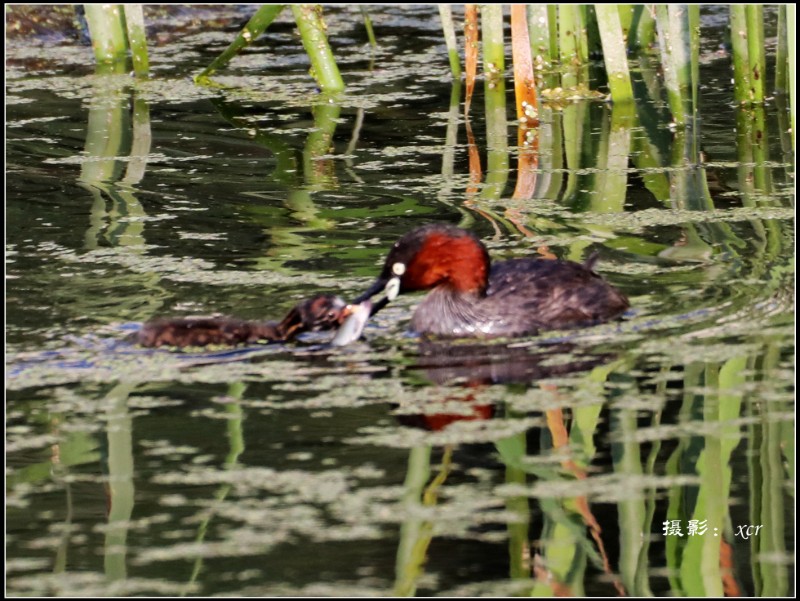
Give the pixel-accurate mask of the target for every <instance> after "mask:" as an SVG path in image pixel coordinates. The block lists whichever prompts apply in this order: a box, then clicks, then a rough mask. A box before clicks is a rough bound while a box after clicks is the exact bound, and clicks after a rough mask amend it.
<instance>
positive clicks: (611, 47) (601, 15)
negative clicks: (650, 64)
mask: <svg viewBox="0 0 800 601" xmlns="http://www.w3.org/2000/svg"><path fill="white" fill-rule="evenodd" d="M594 8H595V13H596V15H597V26H598V28H599V29H600V41H601V43H602V44H603V59H604V60H605V64H606V74H607V76H608V87H609V88H610V89H611V99H612V100H613V101H614V103H628V102H632V101H633V86H632V85H631V76H630V72H629V71H628V57H627V55H626V50H625V43H624V39H625V35H624V33H623V31H622V23H621V22H620V18H619V10H618V9H617V7H616V6H615V5H613V4H596V5H595V7H594Z"/></svg>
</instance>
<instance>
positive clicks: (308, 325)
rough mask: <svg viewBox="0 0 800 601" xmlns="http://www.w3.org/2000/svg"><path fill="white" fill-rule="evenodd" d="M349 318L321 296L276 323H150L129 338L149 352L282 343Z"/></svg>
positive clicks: (341, 306) (340, 305)
mask: <svg viewBox="0 0 800 601" xmlns="http://www.w3.org/2000/svg"><path fill="white" fill-rule="evenodd" d="M349 314H350V305H347V304H346V303H345V302H344V301H343V300H342V299H340V298H339V297H338V296H334V295H331V294H321V295H319V296H315V297H313V298H310V299H307V300H305V301H303V302H301V303H298V304H297V305H295V306H294V307H293V308H292V310H291V311H289V313H288V314H287V315H286V317H284V318H283V320H282V321H280V322H275V321H246V320H242V319H236V318H233V317H177V318H160V319H154V320H152V321H148V322H146V323H145V324H144V325H143V326H142V328H141V330H139V331H138V332H136V333H135V334H133V342H135V343H137V344H140V345H141V346H144V347H151V348H152V347H159V346H173V347H189V346H208V345H210V344H214V345H236V344H245V343H255V342H286V341H287V340H291V339H292V338H294V337H295V336H296V335H298V334H300V333H301V332H307V331H309V330H329V329H333V328H336V327H338V326H339V325H341V324H342V323H343V322H344V320H345V318H346V317H347V316H348V315H349Z"/></svg>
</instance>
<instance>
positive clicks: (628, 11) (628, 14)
mask: <svg viewBox="0 0 800 601" xmlns="http://www.w3.org/2000/svg"><path fill="white" fill-rule="evenodd" d="M616 7H617V15H618V16H619V24H620V26H621V27H622V34H623V36H624V37H623V38H622V42H623V43H624V42H626V41H627V40H628V38H629V37H630V31H631V23H633V5H632V4H617V5H616ZM595 12H597V7H595ZM597 24H598V26H600V16H599V15H598V17H597ZM601 35H602V32H601Z"/></svg>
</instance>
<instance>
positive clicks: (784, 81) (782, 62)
mask: <svg viewBox="0 0 800 601" xmlns="http://www.w3.org/2000/svg"><path fill="white" fill-rule="evenodd" d="M786 38H787V36H786V6H784V5H781V6H779V7H778V47H777V48H776V50H775V92H777V93H778V94H785V93H786V91H787V90H788V89H789V73H788V72H787V70H786V67H787V65H788V62H789V60H788V56H787V55H788V53H789V49H788V44H789V40H787V39H786Z"/></svg>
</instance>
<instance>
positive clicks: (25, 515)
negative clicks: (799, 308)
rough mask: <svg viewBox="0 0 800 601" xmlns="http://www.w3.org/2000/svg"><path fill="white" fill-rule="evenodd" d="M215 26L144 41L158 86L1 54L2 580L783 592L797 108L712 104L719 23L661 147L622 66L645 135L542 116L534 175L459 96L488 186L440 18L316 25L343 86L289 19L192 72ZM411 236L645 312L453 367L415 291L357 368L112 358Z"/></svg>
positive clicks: (451, 590) (16, 584) (507, 124)
mask: <svg viewBox="0 0 800 601" xmlns="http://www.w3.org/2000/svg"><path fill="white" fill-rule="evenodd" d="M228 10H229V11H231V12H232V14H230V13H226V14H228V16H229V17H230V20H229V21H223V22H222V24H221V25H220V27H219V28H218V29H217V28H208V29H206V30H204V31H199V30H197V29H193V28H192V27H185V28H184V27H180V26H175V27H174V28H170V27H169V26H168V24H167V23H169V21H164V22H163V23H161V27H162V29H163V31H162V37H160V38H158V39H159V41H160V43H156V42H154V46H153V49H152V64H153V78H152V79H151V80H149V81H146V82H135V81H133V80H132V79H131V78H130V77H129V76H128V74H127V73H125V72H122V73H96V72H95V70H94V69H93V67H92V66H91V58H90V53H89V50H88V49H87V48H86V47H84V46H81V45H79V44H77V43H75V42H72V41H70V40H69V39H65V40H61V41H60V42H59V43H58V45H57V46H55V47H53V45H52V44H47V43H45V42H44V41H37V40H36V39H28V40H16V41H14V42H13V43H11V44H10V45H9V48H8V55H9V56H8V60H7V69H6V76H7V84H6V94H7V123H6V133H7V138H8V142H7V190H6V192H7V198H8V200H7V223H8V226H7V236H6V256H7V268H6V271H7V293H6V294H7V297H6V311H7V326H6V341H7V342H6V351H7V357H8V358H7V366H6V388H7V405H6V450H7V460H6V462H7V477H6V478H7V497H6V498H7V501H6V503H7V526H6V530H7V545H6V552H7V587H8V592H9V593H12V594H15V595H69V596H93V595H132V594H148V595H182V594H203V595H215V594H220V595H258V596H265V595H276V594H289V595H343V596H354V595H392V594H396V595H412V594H418V595H525V596H527V595H531V594H536V595H554V594H571V595H615V594H619V593H620V592H622V591H624V592H626V593H627V594H630V595H651V594H653V595H721V594H723V593H724V592H726V593H729V594H732V593H739V594H743V595H759V596H760V595H778V596H780V595H791V594H793V592H794V588H793V580H794V578H793V577H794V564H793V557H794V536H793V532H794V527H793V523H794V512H793V505H794V503H793V500H794V494H795V493H794V384H793V382H794V311H793V307H794V191H793V185H794V184H793V179H794V178H793V166H792V165H793V155H792V154H791V152H790V150H789V149H790V145H788V146H787V140H786V138H785V135H783V134H782V132H785V131H786V127H787V126H786V122H787V121H786V120H787V112H786V110H785V106H784V105H783V104H782V99H781V98H775V99H772V100H771V101H770V102H769V103H768V104H767V105H766V106H765V107H763V109H759V110H743V109H740V108H737V107H735V106H734V105H733V104H732V93H731V90H730V89H729V84H728V82H729V80H730V70H729V58H728V57H727V56H726V55H725V54H724V52H720V51H719V49H718V46H717V44H716V40H718V39H722V38H723V37H724V36H723V34H722V33H720V29H713V28H712V27H714V26H716V27H718V28H719V25H717V22H718V21H720V20H722V21H723V22H724V19H722V17H721V16H720V15H723V16H724V11H723V9H719V10H718V9H708V10H707V12H706V14H705V15H704V19H705V21H704V23H705V26H706V27H709V30H708V36H707V38H708V40H711V41H710V42H708V45H709V47H708V48H705V52H704V60H703V65H702V69H703V77H702V81H703V82H704V85H703V86H702V89H701V95H702V102H701V120H700V124H699V127H698V128H695V129H694V130H691V131H689V132H685V131H680V130H675V129H674V128H670V127H669V126H668V123H669V120H668V119H666V120H665V119H663V117H664V115H665V111H666V108H665V105H664V103H663V101H662V100H661V95H660V94H658V93H655V94H654V93H653V90H654V89H655V90H656V91H657V89H658V88H657V86H656V88H653V81H655V80H654V79H653V73H654V70H653V69H651V68H649V67H648V65H647V64H646V61H642V64H641V65H640V67H639V69H637V71H636V83H637V86H638V87H637V89H638V91H639V92H640V93H641V94H640V95H641V98H642V102H641V103H639V104H638V105H637V110H636V111H635V112H633V113H630V112H624V111H620V110H619V108H616V109H613V110H612V108H611V107H610V106H609V105H608V104H606V103H605V102H603V100H602V97H597V96H596V95H587V97H586V99H584V100H574V101H570V102H560V101H559V102H553V103H551V104H550V105H548V106H545V107H544V109H543V111H542V125H541V128H540V130H539V134H538V135H539V138H538V151H537V154H536V157H535V158H536V163H535V165H534V167H532V168H531V167H530V165H531V163H530V162H528V163H525V162H524V161H523V163H522V167H521V166H520V164H519V163H518V160H519V157H520V154H524V153H520V150H519V148H518V146H517V135H516V134H517V131H516V130H517V128H516V123H515V122H514V120H513V118H512V113H513V106H512V105H511V103H510V102H509V104H508V106H507V107H506V109H505V110H501V111H500V113H499V116H498V113H497V112H496V111H494V112H493V111H486V110H485V108H484V107H485V106H487V105H489V104H490V102H494V101H495V100H496V99H492V98H491V94H489V93H487V94H484V90H483V89H482V85H479V86H478V91H477V97H476V99H474V100H473V105H472V111H471V115H470V124H471V127H472V130H473V132H474V135H475V145H474V148H475V150H476V152H477V156H478V158H479V160H480V161H481V173H482V175H481V178H480V181H477V180H476V179H475V178H471V176H470V173H471V171H470V158H469V151H470V147H469V145H468V143H467V137H466V133H465V120H464V116H463V110H462V107H459V106H458V105H457V104H453V103H452V102H451V94H452V91H453V86H452V84H451V82H450V78H449V72H448V65H447V61H446V54H445V51H444V46H443V42H442V39H441V34H440V31H439V25H438V19H437V18H436V16H435V15H436V12H435V8H432V7H424V8H420V9H419V10H416V9H415V10H414V11H409V10H407V9H404V8H403V7H399V6H398V7H387V8H382V9H381V10H377V9H376V10H375V11H373V13H372V18H373V21H374V23H375V26H376V33H377V35H378V38H379V41H380V46H379V47H378V48H377V49H374V50H372V49H370V48H369V46H368V45H367V44H366V36H365V33H364V31H363V27H362V25H361V22H360V15H359V13H358V11H357V10H356V9H344V8H342V9H338V10H337V11H331V16H330V22H329V29H330V31H329V33H330V35H331V39H332V43H333V45H334V50H335V52H336V55H337V60H338V61H339V65H340V67H341V68H342V71H343V74H344V77H345V80H346V81H347V83H348V89H347V91H346V92H345V93H344V94H343V95H342V96H341V97H337V98H324V97H321V96H320V95H319V94H318V92H317V90H316V89H315V86H314V83H313V80H312V79H311V78H310V77H308V75H307V64H306V62H305V60H306V59H305V55H304V53H303V50H302V46H301V45H300V43H299V40H298V39H297V38H296V37H295V36H294V34H293V30H292V26H291V23H290V22H289V21H288V20H286V16H284V17H282V19H281V20H279V21H278V22H277V23H276V24H275V26H274V27H273V28H271V29H270V32H271V33H270V34H269V36H267V38H266V39H265V40H263V41H261V42H259V43H258V44H257V45H256V46H255V47H254V48H253V49H252V50H250V51H248V52H247V53H246V55H245V56H243V57H240V58H239V59H237V60H236V61H234V63H232V65H231V67H230V68H229V69H228V70H226V71H224V72H223V73H222V74H220V76H219V77H218V78H217V81H218V82H219V83H220V84H223V86H222V87H218V88H217V87H213V88H203V87H198V86H196V85H194V84H193V83H192V81H191V75H192V74H194V73H197V72H198V71H199V70H200V69H201V68H202V67H204V66H205V65H207V64H208V62H210V60H211V59H212V58H213V57H214V56H215V55H216V54H217V53H218V52H219V51H221V50H222V49H223V48H224V46H225V45H226V44H227V43H228V41H229V40H230V38H231V35H232V32H234V31H236V28H237V26H239V25H240V24H241V20H243V19H246V16H247V14H248V11H247V10H246V9H238V8H237V9H233V8H229V9H228ZM326 10H327V9H326ZM770 15H771V14H770ZM237 19H239V20H237ZM770 19H773V21H774V18H773V16H770ZM769 23H772V21H770V22H769ZM769 23H768V27H770V25H769ZM222 25H225V26H222ZM771 27H772V28H773V29H774V23H773V24H772V25H771ZM168 34H169V35H168ZM170 36H171V37H170ZM595 85H596V87H600V88H602V86H601V84H600V83H599V82H595ZM457 91H459V90H457ZM461 95H462V97H463V91H461ZM501 96H502V95H501ZM456 98H458V95H456ZM501 109H502V106H501ZM756 140H758V142H756ZM694 142H697V144H699V147H700V148H701V149H702V150H703V153H704V154H703V155H702V156H701V155H700V154H698V153H697V151H696V150H697V148H696V146H693V143H694ZM529 156H530V155H529ZM526 164H527V167H525V165H526ZM473 167H474V166H473ZM472 173H475V171H474V168H473V171H472ZM521 174H522V175H521ZM526 178H527V179H526ZM520 180H525V181H523V183H526V182H527V183H528V184H532V190H533V193H532V198H519V196H520V195H519V194H515V190H518V189H520V188H522V187H523V186H519V187H518V186H517V183H518V181H520ZM430 221H445V222H449V223H455V224H459V225H461V226H462V227H466V228H469V229H471V230H473V231H475V232H476V233H477V234H478V235H480V236H481V237H482V239H483V240H484V241H485V242H486V244H487V246H488V247H489V250H490V253H491V254H492V256H493V257H495V258H509V257H514V256H529V255H532V254H537V253H538V254H541V255H544V256H558V257H562V258H569V259H573V260H582V259H585V258H586V257H587V256H589V254H590V253H592V252H594V251H599V252H600V256H601V261H600V263H599V270H600V271H601V272H602V274H603V275H604V277H606V278H607V279H609V280H610V281H611V282H613V283H614V284H615V285H616V286H618V287H619V288H620V289H621V290H623V291H624V292H625V293H626V294H627V295H628V296H629V297H630V300H631V305H632V310H631V312H630V313H629V314H628V315H627V316H626V319H625V320H624V321H623V322H621V323H614V324H606V325H603V326H598V327H596V328H590V329H587V330H583V331H580V332H552V333H546V334H543V335H541V336H537V337H529V338H525V339H520V340H513V341H508V340H499V341H493V342H491V343H488V344H475V343H474V342H469V341H460V342H455V343H447V344H443V343H441V342H436V341H433V342H430V341H424V340H420V339H419V338H416V337H413V336H409V335H408V334H407V333H406V326H407V323H408V320H409V318H410V315H411V312H412V311H413V307H414V306H415V304H416V303H417V302H418V300H419V299H418V298H416V297H414V296H410V297H403V298H401V299H399V300H398V301H397V302H396V303H394V304H393V305H392V307H390V308H389V309H387V310H385V311H383V312H381V313H380V314H379V315H378V316H377V317H376V318H375V319H374V320H373V322H372V323H371V324H370V325H369V326H368V328H367V331H366V337H365V340H363V341H360V342H358V343H355V344H353V345H350V346H348V347H346V348H340V349H329V348H326V347H325V346H324V343H325V342H326V341H327V340H328V339H329V336H326V335H325V334H312V335H309V336H306V337H305V338H304V339H302V340H301V341H299V342H297V343H292V344H286V345H273V346H268V347H249V348H239V349H212V350H207V351H199V350H189V351H170V350H157V351H151V350H145V349H139V348H136V347H134V346H131V345H130V344H129V343H127V342H125V340H124V338H125V336H126V335H127V333H128V332H130V331H131V330H132V329H134V328H136V327H137V324H139V323H141V322H142V321H145V320H147V319H149V318H151V317H154V316H162V315H189V314H212V313H222V314H227V315H236V316H238V317H243V318H254V319H255V318H259V319H260V318H279V317H281V316H282V315H283V314H284V313H285V312H286V311H287V310H288V309H289V308H290V307H291V306H292V305H293V304H294V303H296V302H297V301H298V300H300V299H302V298H305V297H307V296H309V295H311V294H316V293H319V292H331V291H332V292H336V293H338V294H340V295H342V296H343V297H349V298H352V297H354V296H356V295H357V294H358V293H359V292H361V291H362V290H363V289H364V287H365V286H367V285H368V284H369V283H370V282H371V280H372V278H373V277H374V276H375V275H376V274H377V272H378V269H379V266H380V264H381V262H382V259H383V257H384V255H385V253H386V252H387V251H388V249H389V248H390V247H391V245H392V244H393V243H394V241H395V240H396V239H397V238H398V237H399V236H400V235H401V234H403V233H404V232H406V231H408V230H409V229H410V228H412V227H414V226H416V225H421V224H423V223H428V222H430ZM679 533H680V534H679Z"/></svg>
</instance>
